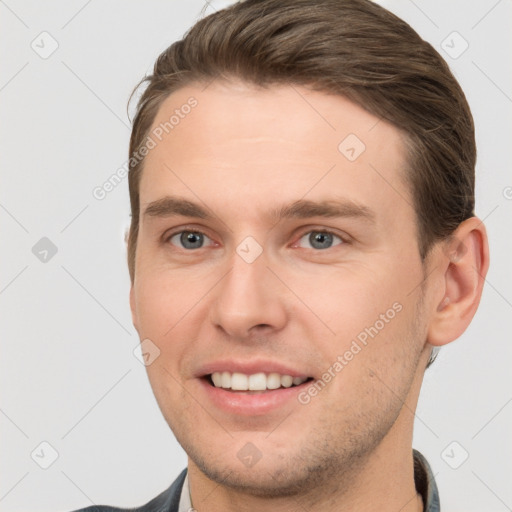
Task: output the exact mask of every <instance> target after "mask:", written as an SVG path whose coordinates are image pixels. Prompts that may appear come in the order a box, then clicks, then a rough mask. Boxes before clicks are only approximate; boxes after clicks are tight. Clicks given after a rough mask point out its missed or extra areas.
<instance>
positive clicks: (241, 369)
mask: <svg viewBox="0 0 512 512" xmlns="http://www.w3.org/2000/svg"><path fill="white" fill-rule="evenodd" d="M214 372H230V373H244V374H245V375H254V374H255V373H266V374H269V373H279V374H280V375H290V376H291V377H311V374H310V373H308V372H307V370H306V371H304V370H301V369H298V368H293V367H292V366H291V365H288V364H284V363H280V362H278V361H271V360H265V359H251V360H250V361H244V360H241V359H239V360H235V359H223V360H220V359H219V360H217V361H212V362H210V363H206V364H204V365H202V366H201V367H200V368H199V369H198V370H197V372H196V376H197V377H205V376H207V375H211V374H212V373H214Z"/></svg>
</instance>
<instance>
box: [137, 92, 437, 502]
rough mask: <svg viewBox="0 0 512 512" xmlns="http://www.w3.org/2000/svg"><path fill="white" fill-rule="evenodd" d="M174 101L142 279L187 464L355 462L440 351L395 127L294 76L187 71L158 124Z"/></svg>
mask: <svg viewBox="0 0 512 512" xmlns="http://www.w3.org/2000/svg"><path fill="white" fill-rule="evenodd" d="M190 97H194V98H195V99H196V100H197V105H196V106H195V107H194V108H192V109H188V108H186V109H183V108H182V107H183V105H185V104H187V100H188V99H189V98H190ZM176 109H178V110H179V111H180V112H181V116H180V120H179V122H177V123H175V124H174V127H173V128H172V130H170V132H169V134H168V135H167V136H166V137H164V138H162V141H161V142H158V140H156V141H157V142H158V144H157V146H156V147H155V148H154V149H152V150H151V151H150V153H149V154H148V156H147V157H146V162H145V168H144V171H143V175H142V178H141V183H140V204H141V216H140V230H139V235H138V242H137V255H136V266H135V269H136V270H135V282H134V285H133V288H132V294H131V305H132V312H133V318H134V324H135V326H136V328H137V330H138V332H139V335H140V337H141V339H142V340H145V339H149V340H151V343H153V344H154V345H156V346H157V347H158V349H159V350H160V355H159V357H157V358H156V359H155V360H154V362H152V363H151V364H150V365H149V366H148V367H147V370H148V375H149V379H150V382H151V386H152V388H153V391H154V393H155V396H156V399H157V401H158V403H159V405H160V408H161V410H162V412H163V415H164V417H165V419H166V420H167V422H168V423H169V425H170V427H171V428H172V430H173V432H174V433H175V435H176V437H177V439H178V441H179V442H180V443H181V445H182V446H183V447H184V448H185V450H186V451H187V453H188V455H189V458H190V466H191V467H192V466H194V467H199V468H200V469H201V470H202V471H203V473H205V474H206V475H207V476H208V477H209V478H211V479H213V480H215V481H217V482H223V484H224V485H228V486H232V487H235V488H244V489H245V490H246V492H251V491H252V492H254V493H256V494H266V495H272V494H273V493H275V494H282V493H283V492H284V493H286V492H293V491H294V490H296V489H298V488H302V489H307V488H309V487H310V486H312V485H318V483H319V482H322V481H323V480H324V479H325V478H326V476H328V475H331V477H332V475H333V474H336V475H337V477H338V478H339V477H341V475H342V474H343V473H344V472H345V471H347V470H350V471H352V472H354V471H355V469H356V468H357V467H358V465H361V464H363V462H364V461H365V457H366V456H367V455H368V454H370V453H371V452H372V450H373V449H374V448H375V447H376V446H377V445H378V444H379V443H381V441H383V440H386V442H388V443H391V442H395V443H396V442H397V439H400V436H402V438H401V441H400V442H403V436H404V435H408V434H405V432H407V431H408V428H409V426H410V425H411V424H412V421H413V417H412V413H411V412H410V411H411V410H414V408H415V405H416V402H415V400H416V399H417V393H418V392H419V384H420V382H421V377H422V375H423V369H424V364H423V365H418V362H419V361H422V362H423V363H424V362H426V357H427V356H428V352H429V350H428V346H426V345H425V338H426V329H427V325H428V318H427V315H426V313H425V304H428V303H429V301H428V300H425V301H421V300H420V299H421V295H422V290H423V287H422V286H421V282H422V280H423V279H424V268H423V267H422V263H421V260H420V257H419V252H418V243H417V238H416V224H415V214H414V209H413V207H412V199H411V193H410V191H409V190H408V188H407V186H406V185H405V184H404V182H403V173H404V170H405V156H404V150H403V146H402V141H401V137H400V133H399V131H398V130H397V129H396V128H394V127H392V126H391V125H389V124H387V123H386V122H384V121H382V120H381V121H379V119H377V118H376V117H374V116H373V115H371V114H369V113H368V112H366V111H365V110H363V109H361V108H360V107H358V106H356V105H354V104H353V103H351V102H349V101H348V100H346V99H344V98H342V97H339V96H332V95H327V94H324V93H320V92H312V91H309V90H307V89H306V88H303V87H297V86H294V87H291V86H279V87H277V86H275V87H271V88H269V89H267V90H257V89H254V88H253V87H251V86H248V85H244V84H241V83H232V84H221V83H219V82H213V83H212V84H210V85H209V86H208V87H207V88H206V89H204V90H203V87H202V86H187V87H185V88H183V89H181V90H179V91H177V92H175V93H173V94H172V95H171V96H170V97H169V98H167V100H166V101H165V102H164V103H163V105H162V106H161V108H160V110H159V112H158V115H157V117H156V119H155V122H154V124H153V129H154V128H156V127H158V126H159V125H160V123H165V122H166V121H168V120H169V118H170V117H171V116H172V115H173V114H175V110H176ZM188 111H190V113H188V114H186V115H184V114H183V113H184V112H188ZM174 121H176V119H174ZM159 133H161V130H160V132H159ZM153 138H155V137H153ZM340 143H341V145H340ZM363 144H364V146H363ZM166 198H167V199H168V198H172V199H174V200H175V201H174V202H171V201H167V203H165V202H163V201H162V200H164V199H166ZM184 200H186V201H188V202H190V203H193V204H194V205H196V207H195V208H189V206H190V205H189V204H188V203H186V204H185V205H183V204H182V203H180V202H179V201H184ZM157 202H158V203H157ZM180 204H181V206H180ZM315 205H317V206H315ZM148 208H150V210H149V211H148V212H146V210H147V209H148ZM201 210H202V211H203V212H204V214H201V213H200V211H201ZM280 212H281V213H282V214H283V215H282V216H279V213H280ZM327 214H329V215H327ZM427 299H428V297H427ZM336 363H338V364H336ZM232 374H235V375H234V376H233V375H232ZM262 374H264V375H262ZM270 374H274V375H272V376H270V377H268V376H269V375H270ZM276 374H277V375H276ZM212 375H213V376H212ZM251 375H252V376H253V377H250V376H251ZM254 375H256V377H254ZM285 375H288V376H290V377H295V380H293V382H295V383H296V384H298V385H292V387H286V386H288V385H289V384H290V380H292V379H290V378H289V377H285ZM326 375H327V376H326ZM329 376H330V378H329ZM212 379H213V380H214V381H215V384H216V385H217V386H222V385H224V386H227V388H222V387H217V386H216V385H214V384H213V383H212ZM304 379H307V381H305V382H302V381H303V380H304ZM301 382H302V383H301ZM315 382H316V385H315ZM249 384H250V385H251V387H255V390H244V387H246V386H247V385H249ZM229 386H233V387H234V388H238V389H230V388H229ZM276 386H280V387H279V388H278V389H267V388H275V387H276ZM261 387H264V388H265V390H261ZM404 402H406V404H407V406H405V407H404ZM409 449H410V446H409ZM333 472H335V473H333Z"/></svg>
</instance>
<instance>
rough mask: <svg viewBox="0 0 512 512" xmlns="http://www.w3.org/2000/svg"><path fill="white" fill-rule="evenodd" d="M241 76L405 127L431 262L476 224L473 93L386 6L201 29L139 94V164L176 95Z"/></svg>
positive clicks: (218, 22)
mask: <svg viewBox="0 0 512 512" xmlns="http://www.w3.org/2000/svg"><path fill="white" fill-rule="evenodd" d="M233 78H235V79H242V80H243V81H245V82H247V83H250V84H254V85H256V86H260V87H266V86H271V85H273V84H275V85H284V84H294V85H303V86H307V87H310V88H312V89H314V90H317V91H323V92H326V93H330V94H338V95H341V96H344V97H346V98H347V99H349V100H351V101H353V102H355V103H357V104H358V105H360V106H361V107H363V108H365V109H366V110H367V111H369V112H370V113H372V114H374V115H375V116H377V117H379V118H382V119H385V120H386V121H388V122H390V123H391V124H393V125H394V126H396V127H397V128H399V129H400V130H401V131H402V132H403V133H404V134H405V138H404V140H405V144H406V149H407V152H408V170H407V173H406V176H405V179H406V180H407V182H408V184H409V186H410V190H411V193H412V197H413V202H414V207H415V211H416V216H417V232H418V246H419V252H420V255H421V258H422V260H424V259H425V257H426V256H427V254H428V252H429V249H430V248H431V247H432V245H433V244H434V243H435V242H436V241H439V240H442V239H445V238H447V237H448V236H449V235H450V234H451V233H452V232H453V231H454V230H455V229H456V228H457V226H458V225H459V224H460V223H461V222H462V221H463V220H465V219H467V218H469V217H471V216H473V215H474V212H473V209H474V168H475V160H476V146H475V136H474V126H473V118H472V115H471V112H470V109H469V106H468V103H467V101H466V98H465V96H464V93H463V91H462V89H461V87H460V86H459V84H458V83H457V80H456V79H455V78H454V76H453V75H452V73H451V71H450V69H449V67H448V65H447V64H446V62H445V61H444V60H443V58H442V57H441V56H440V55H439V53H438V52H437V51H436V50H435V49H434V48H433V47H432V46H431V45H430V44H429V43H427V42H426V41H424V40H423V39H421V37H420V36H419V35H418V34H417V33H416V32H415V31H414V30H413V29H412V28H411V27H410V26H409V25H408V24H407V23H405V22H404V21H403V20H401V19H400V18H398V17H397V16H395V15H394V14H392V13H391V12H389V11H387V10H386V9H384V8H383V7H381V6H379V5H377V4H375V3H373V2H371V1H370V0H245V1H243V2H238V3H236V4H234V5H232V6H230V7H229V8H227V9H224V10H221V11H218V12H216V13H214V14H212V15H210V16H207V17H205V18H203V19H201V20H199V21H198V22H197V23H196V24H195V25H194V26H193V27H192V28H191V29H190V30H189V31H188V32H187V33H186V34H185V37H184V38H183V39H182V40H180V41H177V42H175V43H173V44H172V45H171V46H170V47H169V48H167V49H166V50H165V51H164V52H162V53H161V54H160V56H159V57H158V59H157V61H156V63H155V66H154V70H153V74H152V75H150V76H147V77H145V78H144V79H143V80H142V81H141V82H140V83H139V84H138V85H137V87H136V88H135V90H137V88H138V87H139V86H140V85H142V84H144V83H146V84H147V88H146V89H145V91H144V93H143V95H142V96H141V98H140V100H139V102H138V105H137V111H136V115H135V118H134V121H133V129H132V135H131V139H130V155H133V154H134V153H135V152H136V151H137V150H138V149H139V148H140V146H141V145H142V144H143V143H144V141H145V139H146V137H147V136H148V134H149V131H150V129H151V126H152V123H153V121H154V119H155V116H156V114H157V111H158V109H159V107H160V105H161V104H162V102H163V101H164V100H165V99H166V98H167V97H168V96H169V95H170V94H171V93H172V92H174V91H176V90H177V89H179V88H182V87H184V86H186V85H188V84H191V83H193V82H194V83H195V82H199V83H209V82H210V81H212V80H214V79H226V80H229V79H233ZM132 162H133V165H132ZM143 165H144V160H143V159H142V160H140V161H139V160H137V159H131V160H130V170H129V187H130V202H131V212H132V218H131V226H130V232H129V241H128V266H129V270H130V277H131V280H132V282H133V280H134V278H135V252H136V246H137V235H138V228H139V209H140V204H139V183H140V177H141V173H142V169H143Z"/></svg>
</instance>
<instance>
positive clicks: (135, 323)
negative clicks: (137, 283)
mask: <svg viewBox="0 0 512 512" xmlns="http://www.w3.org/2000/svg"><path fill="white" fill-rule="evenodd" d="M130 310H131V312H132V323H133V326H134V327H135V330H136V331H137V332H139V322H138V320H137V308H136V305H135V290H134V287H133V283H132V285H131V287H130Z"/></svg>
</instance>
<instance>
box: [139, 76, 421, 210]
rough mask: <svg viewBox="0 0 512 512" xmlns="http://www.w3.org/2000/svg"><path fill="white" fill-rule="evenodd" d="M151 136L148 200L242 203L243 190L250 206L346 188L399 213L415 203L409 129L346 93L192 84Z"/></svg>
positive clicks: (144, 189)
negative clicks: (408, 166) (407, 179)
mask: <svg viewBox="0 0 512 512" xmlns="http://www.w3.org/2000/svg"><path fill="white" fill-rule="evenodd" d="M150 137H152V138H153V139H154V142H155V147H154V148H153V149H151V151H150V152H149V154H148V155H147V156H146V159H145V164H144V171H143V176H142V179H141V190H140V193H141V205H142V206H143V204H144V203H148V202H151V201H154V200H156V199H159V198H160V197H161V196H162V195H164V194H170V195H171V194H172V195H176V194H179V195H182V196H185V197H187V198H190V199H192V198H194V196H195V199H197V198H198V197H199V198H201V197H205V198H206V197H208V198H213V199H215V200H218V201H219V202H222V201H223V199H225V198H226V197H230V200H231V202H233V205H235V204H236V199H235V197H236V198H238V200H239V201H240V203H239V205H238V206H241V207H243V204H244V202H245V204H252V205H256V204H259V205H264V204H265V201H267V202H268V203H269V204H270V203H272V206H274V207H275V206H278V202H279V200H282V202H289V201H293V200H297V199H301V198H303V197H305V196H306V195H307V196H308V197H307V199H314V198H315V196H317V197H322V199H325V196H326V194H327V195H329V194H331V195H333V194H334V195H336V194H341V195H344V196H346V197H348V198H349V199H350V200H353V201H355V202H357V203H368V202H370V203H377V204H378V205H379V204H380V207H381V208H392V209H394V210H395V212H396V210H397V208H398V209H399V208H400V207H401V208H403V209H405V210H407V209H410V207H411V199H410V194H409V191H408V189H407V187H406V185H405V183H404V181H403V179H402V174H403V171H404V167H405V157H404V145H403V141H402V134H401V132H400V131H399V130H398V129H397V128H395V127H394V126H392V125H390V124H389V123H387V122H385V121H383V120H380V119H379V118H377V117H376V116H374V115H372V114H370V113H369V112H367V111H366V110H364V109H363V108H361V107H359V106H358V105H356V104H354V103H352V102H351V101H349V100H347V99H346V98H344V97H342V96H336V95H332V94H327V93H323V92H318V91H312V90H310V89H308V88H305V87H302V86H297V85H279V86H270V87H268V88H265V89H263V88H257V87H255V86H252V85H248V84H245V83H242V82H218V81H214V82H212V83H210V84H209V85H208V86H206V87H205V86H204V85H199V84H192V85H190V86H186V87H184V88H182V89H179V90H178V91H176V92H174V93H173V94H171V95H170V96H169V97H168V98H167V99H166V100H165V101H164V102H163V103H162V105H161V107H160V109H159V111H158V113H157V115H156V117H155V120H154V122H153V125H152V128H151V130H150ZM235 191H236V196H235V195H234V194H233V192H235ZM399 203H404V204H399ZM409 213H411V212H409Z"/></svg>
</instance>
